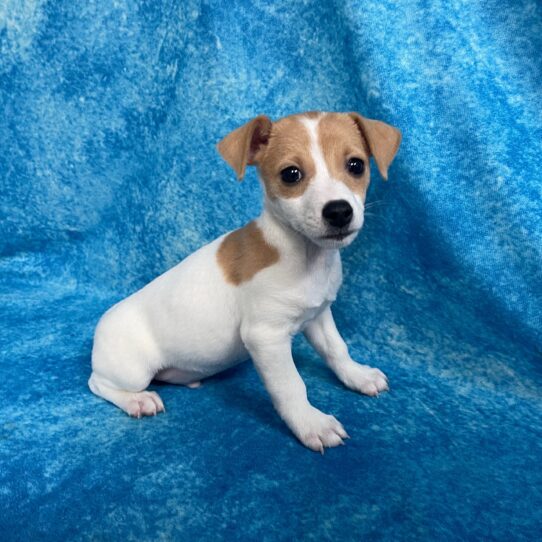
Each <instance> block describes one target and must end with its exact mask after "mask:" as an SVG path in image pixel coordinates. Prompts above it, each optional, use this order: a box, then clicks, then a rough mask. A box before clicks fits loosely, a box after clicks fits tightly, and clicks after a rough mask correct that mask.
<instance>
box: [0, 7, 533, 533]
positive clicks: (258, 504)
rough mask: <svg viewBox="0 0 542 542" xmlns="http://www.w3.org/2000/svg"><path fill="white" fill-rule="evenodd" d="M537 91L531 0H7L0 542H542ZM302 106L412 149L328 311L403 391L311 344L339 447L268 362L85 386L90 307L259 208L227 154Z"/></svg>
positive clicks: (307, 365)
mask: <svg viewBox="0 0 542 542" xmlns="http://www.w3.org/2000/svg"><path fill="white" fill-rule="evenodd" d="M271 4H272V5H271ZM541 84H542V6H541V4H540V3H537V2H534V1H518V2H511V1H504V2H497V1H496V0H489V1H484V2H482V1H467V0H456V1H454V2H445V1H441V2H439V1H434V2H423V1H417V2H415V1H403V2H391V1H390V2H386V1H381V0H378V1H376V0H375V1H365V2H332V1H320V2H302V3H301V2H299V3H296V2H291V0H288V1H286V0H284V1H280V2H272V3H271V2H267V1H264V0H260V1H257V2H252V3H249V2H246V3H242V2H226V1H223V2H218V1H216V2H198V1H187V2H182V1H180V0H176V1H161V2H158V1H156V2H154V1H147V2H128V0H118V1H116V2H108V1H105V0H95V1H84V2H83V1H78V0H74V1H72V2H61V1H60V0H49V1H45V0H24V1H21V0H4V1H3V2H2V3H0V108H1V109H0V111H1V117H0V179H1V181H2V185H1V187H0V198H1V199H0V201H1V208H0V219H1V223H0V228H1V231H0V242H1V258H0V273H1V274H0V294H1V298H0V318H1V334H0V351H1V355H2V359H1V375H0V376H1V378H0V397H1V399H2V406H1V409H0V538H1V539H2V540H9V541H11V540H24V541H29V540H31V541H34V540H51V541H53V540H54V541H58V540H63V541H68V540H137V541H146V540H149V541H151V540H187V541H192V540H209V541H220V540H225V541H226V540H227V541H230V540H271V541H275V540H285V541H286V540H288V541H289V540H355V541H359V540H366V539H367V540H383V541H390V542H391V541H393V542H395V541H398V540H416V541H418V540H422V541H439V540H446V541H447V540H476V541H478V540H498V541H505V540H506V541H508V540H540V538H541V533H542V468H541V465H542V422H541V420H542V391H541V390H542V272H541V261H542V203H541V202H542V169H541V165H540V164H541V156H542V92H541V90H540V89H541V88H542V87H541ZM312 109H321V110H336V111H350V110H355V111H360V112H362V113H363V114H366V115H367V116H372V117H375V118H381V119H383V120H385V121H387V122H389V123H391V124H394V125H396V126H398V127H399V128H400V129H401V130H402V131H403V134H404V139H403V145H402V147H401V150H400V153H399V155H398V158H397V160H396V162H394V165H393V166H392V169H391V172H390V181H389V182H388V183H386V184H384V183H382V182H381V181H380V179H378V178H377V177H376V176H375V178H374V182H373V185H372V187H371V190H370V195H369V201H375V202H379V203H378V204H377V205H375V206H374V207H373V209H371V210H370V213H369V216H368V218H367V223H366V227H365V228H364V231H363V232H362V234H361V235H360V237H359V238H358V240H357V242H356V243H355V245H353V246H352V247H350V248H348V249H347V250H346V251H345V254H344V267H345V283H344V286H343V289H342V290H341V294H340V297H339V299H338V301H337V303H336V306H335V314H336V318H337V321H338V324H339V327H340V329H341V331H342V333H343V335H344V336H345V338H346V339H347V342H348V343H349V345H350V347H351V350H352V354H353V357H355V358H357V359H358V360H366V361H368V362H370V363H372V364H374V365H376V366H378V367H380V368H381V369H383V370H384V371H385V372H386V373H387V374H388V376H389V378H390V383H391V391H390V393H389V394H385V395H383V396H382V397H380V398H379V399H370V398H367V397H362V396H358V395H356V394H354V393H352V392H349V391H347V390H345V389H343V388H342V387H341V385H339V384H338V383H337V382H336V381H335V380H334V379H333V378H332V377H331V375H330V374H329V373H328V372H327V370H326V369H325V367H324V366H323V364H322V362H321V361H319V360H318V359H317V357H316V355H315V354H314V353H313V352H312V351H310V349H309V348H308V347H307V345H306V344H305V343H304V342H303V341H302V340H299V341H297V342H296V344H295V354H296V358H297V360H298V365H299V367H300V371H301V373H302V375H303V377H304V378H305V381H306V383H307V387H308V390H309V396H310V398H311V400H312V401H313V403H314V404H315V405H316V406H318V407H319V408H321V409H322V410H324V411H326V412H330V413H333V414H335V415H336V416H337V417H338V418H339V419H340V420H341V421H342V422H343V423H344V425H345V427H346V428H347V430H348V432H349V433H350V434H351V436H352V439H351V440H349V441H348V443H347V445H346V446H344V447H341V448H340V449H333V450H330V451H328V452H327V453H326V454H325V456H324V457H321V456H319V455H318V454H314V453H311V452H309V451H307V450H305V449H304V448H303V447H302V446H301V445H299V444H298V443H297V442H296V441H295V439H294V438H293V437H292V436H291V435H290V434H289V432H288V431H287V429H286V428H285V426H284V425H283V424H282V423H281V422H280V420H279V419H278V417H277V415H276V414H275V413H274V411H273V408H272V406H271V403H270V401H269V400H268V398H267V397H266V394H265V392H264V390H263V388H262V385H261V384H260V382H259V380H258V378H257V376H256V374H255V371H254V369H253V368H252V366H251V365H249V364H246V365H244V366H241V367H239V368H237V369H234V370H232V371H229V372H228V373H225V374H223V375H220V376H219V377H217V378H213V379H211V380H209V381H207V383H206V384H205V385H204V386H203V387H202V388H200V389H197V390H190V389H186V388H178V387H174V386H160V394H161V396H162V397H163V399H164V402H165V403H166V406H167V409H168V410H167V414H165V415H160V416H157V417H156V418H152V419H144V420H133V419H130V418H128V417H127V416H126V415H124V414H123V413H121V412H120V411H119V410H117V409H115V408H114V407H113V406H111V405H110V404H107V403H105V402H104V401H102V400H100V399H98V398H97V397H94V396H93V395H91V394H90V392H89V390H88V388H87V387H86V381H87V378H88V375H89V370H90V349H91V341H92V332H93V328H94V326H95V324H96V321H97V319H98V318H99V316H100V314H101V313H102V312H103V311H104V310H105V309H106V308H107V307H109V306H110V305H111V304H112V303H113V302H115V301H117V300H119V299H121V298H122V297H123V296H125V295H127V294H128V293H129V292H132V291H134V290H135V289H137V288H139V287H140V286H142V285H143V284H145V283H146V282H148V281H149V280H150V279H151V278H153V277H154V276H156V275H157V274H158V273H160V272H162V271H164V270H165V269H167V268H169V267H171V266H172V265H174V264H175V263H176V262H178V261H179V260H180V259H182V258H183V257H184V256H186V255H187V254H189V253H190V252H191V251H193V250H194V249H196V248H197V247H199V246H200V245H202V244H203V243H205V242H207V241H209V240H211V239H213V238H214V237H216V236H217V235H219V234H221V233H223V232H225V231H226V230H229V229H232V228H234V227H236V226H240V225H242V224H244V223H245V222H247V221H248V220H249V219H250V218H252V217H254V216H255V215H257V214H258V212H259V209H260V205H261V203H260V202H261V194H260V189H259V187H258V185H257V182H256V179H255V175H254V172H251V173H250V174H249V175H248V177H247V179H246V180H245V182H243V183H241V184H239V183H237V182H236V181H235V180H234V175H233V173H232V172H231V171H230V170H228V168H227V166H226V165H225V164H224V163H223V162H222V161H221V160H220V157H219V156H218V154H217V153H216V151H215V148H214V145H215V143H216V141H218V139H219V138H220V137H221V136H223V135H224V134H226V133H227V132H228V131H229V130H231V129H232V128H234V127H236V126H238V125H239V124H240V123H242V122H244V121H246V120H248V119H249V118H250V117H251V116H254V115H256V114H258V113H266V114H268V115H270V116H271V117H274V118H277V117H280V116H282V115H285V114H288V113H293V112H297V111H303V110H312Z"/></svg>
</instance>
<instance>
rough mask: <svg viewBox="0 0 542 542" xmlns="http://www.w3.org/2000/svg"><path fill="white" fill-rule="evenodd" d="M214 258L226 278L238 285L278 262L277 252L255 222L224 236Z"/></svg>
mask: <svg viewBox="0 0 542 542" xmlns="http://www.w3.org/2000/svg"><path fill="white" fill-rule="evenodd" d="M216 258H217V260H218V264H219V265H220V267H221V268H222V271H223V272H224V276H225V277H226V280H227V281H228V282H229V283H231V284H235V285H239V284H241V283H242V282H246V281H247V280H250V279H251V278H252V277H253V276H254V275H255V274H256V273H258V272H259V271H261V270H262V269H265V268H266V267H269V266H271V265H273V264H274V263H276V262H278V261H279V252H278V250H277V249H276V248H275V247H274V246H272V245H270V244H269V243H268V242H267V241H266V240H265V238H264V236H263V234H262V231H261V230H260V228H259V227H258V225H257V224H256V222H250V223H249V224H247V225H246V226H245V227H243V228H241V229H239V230H235V231H233V232H231V233H230V234H229V235H227V236H226V237H225V238H224V240H223V241H222V243H221V244H220V247H219V248H218V251H217V254H216Z"/></svg>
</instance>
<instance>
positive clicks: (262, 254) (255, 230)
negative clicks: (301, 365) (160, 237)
mask: <svg viewBox="0 0 542 542" xmlns="http://www.w3.org/2000/svg"><path fill="white" fill-rule="evenodd" d="M400 139H401V135H400V132H399V131H398V130H396V129H395V128H392V127H391V126H389V125H387V124H385V123H382V122H379V121H374V120H370V119H366V118H364V117H362V116H361V115H358V114H357V113H344V114H342V113H341V114H339V113H306V114H301V115H293V116H290V117H285V118H284V119H281V120H279V121H278V122H271V121H270V120H269V119H268V118H267V117H265V116H259V117H256V118H255V119H253V120H252V121H250V122H248V123H247V124H245V125H244V126H242V127H240V128H238V129H237V130H235V131H234V132H232V133H231V134H229V135H228V136H226V137H225V138H224V139H223V140H222V141H221V142H220V143H219V145H218V149H219V151H220V152H221V154H222V156H223V157H224V159H225V160H226V161H227V162H228V163H229V164H230V165H231V166H232V167H233V169H234V170H235V171H236V173H237V175H238V177H239V178H240V179H241V178H242V177H243V176H244V173H245V168H246V165H247V164H254V165H257V166H258V169H259V173H260V177H261V180H262V183H263V186H264V192H265V205H264V211H263V212H262V214H261V216H260V217H259V218H257V219H256V220H255V221H254V222H252V223H251V224H249V225H248V226H245V228H241V229H240V230H237V231H236V232H231V233H229V234H226V235H223V236H221V237H219V238H218V239H216V240H215V241H212V242H211V243H209V244H208V245H206V246H204V247H202V248H200V249H199V250H197V251H196V252H194V253H193V254H191V255H190V256H189V257H187V258H186V259H185V260H183V261H182V262H181V263H179V264H178V265H177V266H175V267H174V268H172V269H170V270H169V271H167V272H166V273H164V274H163V275H161V276H159V277H158V278H156V279H155V280H153V281H152V282H151V283H150V284H148V285H147V286H145V287H144V288H142V289H141V290H139V291H138V292H136V293H134V294H133V295H131V296H129V297H128V298H127V299H124V300H123V301H121V302H120V303H118V304H116V305H115V306H113V307H112V308H111V309H110V310H108V311H107V312H106V313H105V314H104V316H103V317H102V318H101V320H100V322H99V323H98V326H97V329H96V333H95V337H94V346H93V351H92V375H91V377H90V380H89V386H90V389H91V390H92V391H93V392H94V393H95V394H96V395H99V396H101V397H103V398H104V399H107V400H108V401H111V402H112V403H114V404H115V405H117V406H118V407H119V408H121V409H122V410H124V411H125V412H127V413H128V414H130V415H132V416H136V417H140V416H145V415H154V414H156V413H157V412H160V411H163V410H164V405H163V403H162V401H161V399H160V397H159V396H158V394H157V393H156V392H151V391H145V390H146V388H147V386H148V385H149V383H150V382H151V380H153V379H156V380H160V381H165V382H170V383H174V384H182V385H187V386H190V387H196V386H198V385H199V383H200V381H201V380H202V379H204V378H206V377H209V376H211V375H214V374H216V373H218V372H220V371H223V370H224V369H226V368H228V367H231V366H233V365H235V364H237V363H240V362H242V361H244V360H246V359H248V358H249V357H250V358H252V360H253V362H254V365H255V367H256V369H257V371H258V373H259V375H260V377H261V378H262V380H263V383H264V385H265V387H266V389H267V391H268V392H269V394H270V396H271V399H272V401H273V404H274V406H275V408H276V410H277V412H278V413H279V415H280V416H281V417H282V419H283V420H284V421H285V422H286V423H287V424H288V426H289V427H290V429H291V430H292V431H293V433H294V434H295V435H296V437H297V438H298V439H299V440H300V441H301V442H302V443H303V444H304V445H305V446H307V447H309V448H310V449H312V450H317V451H322V452H323V450H324V448H325V447H332V446H337V445H339V444H342V443H343V439H344V438H346V437H347V436H348V435H347V434H346V431H345V430H344V428H343V427H342V425H341V424H340V423H339V422H338V421H337V420H336V419H335V418H334V417H333V416H330V415H327V414H324V413H323V412H321V411H320V410H318V409H317V408H315V407H314V406H312V405H311V404H310V402H309V401H308V399H307V392H306V388H305V384H304V382H303V380H302V379H301V377H300V375H299V373H298V372H297V369H296V367H295V365H294V361H293V359H292V353H291V340H292V337H293V335H295V334H296V333H298V332H303V333H304V334H305V336H306V337H307V339H308V340H309V342H310V343H311V344H312V345H313V347H314V348H315V349H316V350H317V351H318V353H319V354H320V355H321V356H322V357H323V358H324V359H325V361H326V362H327V364H328V366H329V367H330V368H331V370H332V371H333V372H334V373H335V374H336V375H337V377H338V378H339V380H340V381H341V382H342V383H343V384H344V385H345V386H347V387H348V388H350V389H353V390H356V391H358V392H360V393H364V394H367V395H377V394H378V393H379V392H381V391H384V390H387V389H388V385H387V379H386V377H385V375H384V374H383V373H382V372H381V371H379V370H378V369H373V368H371V367H368V366H366V365H360V364H358V363H356V362H355V361H354V360H352V358H351V357H350V355H349V354H348V349H347V346H346V344H345V342H344V340H343V339H342V338H341V336H340V335H339V332H338V331H337V328H336V326H335V323H334V321H333V316H332V314H331V310H330V305H331V303H332V302H333V301H334V300H335V297H336V294H337V291H338V289H339V286H340V284H341V280H342V269H341V259H340V255H339V249H340V248H342V247H344V246H346V245H348V244H349V243H351V242H352V241H353V239H354V238H355V237H356V235H357V233H358V231H359V230H360V228H361V227H362V225H363V213H364V203H365V194H366V190H367V187H368V184H369V158H370V157H371V156H372V157H373V158H374V159H375V161H376V163H377V166H378V168H379V171H380V172H381V175H382V176H383V177H384V178H386V177H387V170H388V166H389V165H390V163H391V161H392V160H393V158H394V156H395V153H396V152H397V149H398V147H399V143H400ZM352 156H356V157H358V158H361V159H363V161H364V163H365V172H364V173H363V175H361V176H359V178H355V177H354V176H352V175H350V174H349V172H348V171H346V169H345V166H344V164H345V163H346V161H347V160H348V159H349V158H351V157H352ZM289 166H295V167H297V168H298V169H299V170H300V171H303V172H304V176H303V178H302V179H301V180H300V181H299V182H297V183H295V184H290V185H287V184H285V182H283V181H282V180H281V176H280V175H281V174H280V172H281V171H282V170H283V169H284V168H286V167H289ZM336 200H344V201H346V202H348V204H349V205H350V206H351V208H352V217H351V222H350V223H349V224H348V225H347V226H345V227H343V228H342V229H337V227H335V226H333V227H332V226H330V224H329V223H328V222H326V220H325V219H324V218H323V215H322V213H323V207H324V206H325V205H326V204H327V203H328V202H330V201H336ZM345 228H346V232H345ZM330 236H333V237H330Z"/></svg>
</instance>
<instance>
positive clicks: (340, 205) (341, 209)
mask: <svg viewBox="0 0 542 542" xmlns="http://www.w3.org/2000/svg"><path fill="white" fill-rule="evenodd" d="M353 214H354V210H353V209H352V206H351V205H350V204H349V203H348V202H347V201H345V200H344V199H338V200H335V201H330V202H328V203H326V204H325V205H324V208H323V209H322V215H323V216H324V219H325V221H326V222H327V223H328V224H329V225H330V226H335V227H336V228H343V227H344V226H347V225H348V224H350V221H351V220H352V215H353Z"/></svg>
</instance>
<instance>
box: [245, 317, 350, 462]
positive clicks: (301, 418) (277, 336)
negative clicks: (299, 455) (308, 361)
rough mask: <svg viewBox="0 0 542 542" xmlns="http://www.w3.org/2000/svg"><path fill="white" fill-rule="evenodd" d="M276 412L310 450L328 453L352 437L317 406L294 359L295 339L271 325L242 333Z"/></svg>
mask: <svg viewBox="0 0 542 542" xmlns="http://www.w3.org/2000/svg"><path fill="white" fill-rule="evenodd" d="M242 336H243V342H244V344H245V346H246V348H247V350H248V351H249V353H250V355H251V357H252V360H253V361H254V365H255V366H256V370H257V371H258V373H259V375H260V377H261V379H262V381H263V383H264V385H265V387H266V389H267V391H268V393H269V395H270V396H271V399H272V401H273V405H274V406H275V409H276V410H277V412H278V413H279V415H280V417H281V418H282V419H283V420H284V421H285V422H286V424H287V425H288V427H289V428H290V429H291V430H292V432H293V433H294V434H295V436H296V437H297V438H298V439H299V440H300V441H301V442H302V443H303V444H304V445H305V446H307V447H308V448H310V449H311V450H314V451H317V452H322V453H323V452H324V448H331V447H333V446H338V445H339V444H343V440H342V439H343V438H348V435H347V434H346V431H345V430H344V428H343V426H342V425H341V424H340V423H339V422H338V421H337V420H336V419H335V418H334V417H333V416H330V415H327V414H324V413H323V412H321V411H320V410H318V409H317V408H315V407H313V406H312V405H311V404H310V403H309V400H308V399H307V389H306V387H305V383H304V382H303V380H302V379H301V376H300V375H299V373H298V372H297V369H296V367H295V364H294V360H293V358H292V350H291V338H290V336H289V335H285V334H284V333H283V332H278V331H276V330H274V329H273V328H271V327H269V326H257V327H256V326H252V327H250V328H249V329H246V330H244V331H243V333H242Z"/></svg>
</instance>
